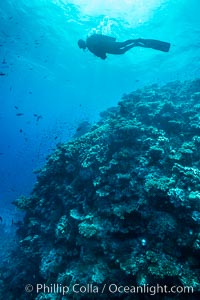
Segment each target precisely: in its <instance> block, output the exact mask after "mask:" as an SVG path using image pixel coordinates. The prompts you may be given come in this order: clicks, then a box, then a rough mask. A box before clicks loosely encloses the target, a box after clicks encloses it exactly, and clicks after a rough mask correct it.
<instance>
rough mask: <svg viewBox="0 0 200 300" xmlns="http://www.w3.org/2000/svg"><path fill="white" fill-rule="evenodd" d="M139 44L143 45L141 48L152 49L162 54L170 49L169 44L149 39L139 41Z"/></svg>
mask: <svg viewBox="0 0 200 300" xmlns="http://www.w3.org/2000/svg"><path fill="white" fill-rule="evenodd" d="M141 42H142V43H143V45H141V46H142V47H145V48H152V49H155V50H160V51H163V52H169V49H170V43H167V42H162V41H158V40H151V39H141Z"/></svg>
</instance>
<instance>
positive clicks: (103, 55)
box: [88, 47, 107, 59]
mask: <svg viewBox="0 0 200 300" xmlns="http://www.w3.org/2000/svg"><path fill="white" fill-rule="evenodd" d="M88 49H89V50H90V52H92V53H93V54H94V55H96V56H98V57H100V58H101V59H106V58H107V56H106V53H105V52H104V51H102V50H101V49H96V48H95V49H93V48H92V47H90V48H89V47H88Z"/></svg>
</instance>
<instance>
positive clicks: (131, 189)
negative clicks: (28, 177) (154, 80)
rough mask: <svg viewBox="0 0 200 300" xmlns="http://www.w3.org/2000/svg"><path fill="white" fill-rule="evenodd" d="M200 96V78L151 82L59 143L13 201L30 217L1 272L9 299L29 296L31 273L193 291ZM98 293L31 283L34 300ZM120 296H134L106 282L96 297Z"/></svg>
mask: <svg viewBox="0 0 200 300" xmlns="http://www.w3.org/2000/svg"><path fill="white" fill-rule="evenodd" d="M199 95H200V80H195V81H187V82H183V83H180V82H174V83H169V84H167V85H165V86H163V87H159V86H155V85H153V86H150V87H145V88H143V89H141V90H137V91H135V92H133V93H131V94H128V95H124V97H123V99H122V100H121V101H120V102H119V105H118V106H117V107H116V108H111V109H109V110H107V111H106V112H104V113H102V114H101V120H100V121H99V122H98V123H97V124H95V125H93V126H92V127H91V128H90V131H89V132H88V133H86V134H84V135H82V136H80V137H78V138H76V139H74V140H72V141H70V142H68V143H66V144H62V145H59V146H58V147H57V149H56V150H55V152H54V153H53V154H52V155H50V156H49V157H48V160H47V163H46V165H45V166H44V168H43V169H42V170H41V171H40V173H39V174H38V178H37V182H36V184H35V186H34V189H33V192H32V194H31V196H30V197H29V198H28V199H24V198H20V199H18V200H16V201H15V203H16V205H17V206H18V207H19V208H20V209H23V210H24V211H25V217H24V221H23V223H22V224H21V225H20V226H19V229H18V237H19V239H20V243H19V249H18V250H17V252H15V258H12V259H13V265H14V268H12V269H10V270H7V272H6V275H4V278H3V280H4V287H6V286H7V284H8V282H10V281H11V279H12V283H13V285H12V286H13V289H12V291H10V292H9V293H8V291H7V292H6V288H5V289H4V294H5V295H6V298H5V299H8V300H9V299H18V300H20V299H25V298H24V297H25V296H24V295H25V292H24V290H23V289H24V286H25V285H26V283H27V282H30V283H31V284H33V286H34V285H35V284H36V283H38V282H42V283H45V284H47V285H48V284H50V283H55V282H56V283H59V284H62V285H64V286H69V287H72V286H73V285H74V284H75V283H80V284H82V285H86V284H89V283H92V284H94V285H97V286H99V285H104V284H105V283H106V284H107V285H109V284H111V283H115V284H116V285H120V286H130V285H139V284H149V285H156V284H161V285H162V284H163V285H164V284H166V285H168V286H169V287H170V286H172V285H177V286H186V285H187V286H192V287H193V289H194V294H193V295H192V297H193V298H190V299H197V298H195V297H197V296H195V295H197V293H198V292H200V274H199V271H200V269H199V261H200V252H199V251H200V202H199V200H200V192H199V191H200V156H199V153H200V152H199V151H200V138H199V136H200V119H199V115H200V105H199V100H200V96H199ZM21 272H23V276H22V275H21ZM13 278H14V279H13ZM6 293H7V294H6ZM195 293H196V294H195ZM94 296H95V295H94V294H91V293H88V294H87V295H86V294H84V295H83V294H82V295H80V293H79V294H74V293H73V289H72V288H70V289H69V292H68V293H67V295H66V296H61V295H60V294H58V293H57V294H56V293H50V294H49V295H48V297H47V295H45V293H44V291H41V292H39V293H38V294H36V293H35V291H33V292H32V293H30V294H29V299H36V300H39V299H62V300H64V299H94ZM116 296H117V297H119V298H120V299H122V298H123V299H133V298H131V297H133V295H131V294H126V293H123V294H120V293H118V294H117V295H116V293H113V294H112V293H110V292H109V291H105V293H104V294H101V293H99V294H98V296H95V297H96V298H95V299H97V298H98V299H112V298H115V297H116ZM30 297H32V298H30ZM46 297H47V298H46ZM73 297H75V298H73ZM81 297H82V298H81ZM84 297H85V298H84ZM134 297H135V298H134V299H144V298H140V297H142V295H135V294H134ZM155 297H156V298H154V299H160V298H159V295H157V296H156V295H155ZM157 297H158V298H157ZM184 297H185V295H181V294H180V295H179V297H178V299H185V298H184ZM145 299H147V298H145ZM166 299H171V298H169V297H168V298H166Z"/></svg>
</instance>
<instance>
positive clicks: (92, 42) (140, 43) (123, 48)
mask: <svg viewBox="0 0 200 300" xmlns="http://www.w3.org/2000/svg"><path fill="white" fill-rule="evenodd" d="M78 46H79V48H80V49H83V50H86V49H87V48H88V50H89V51H90V52H92V53H93V54H95V55H96V56H98V57H100V58H101V59H106V58H107V56H106V54H107V53H109V54H124V53H125V52H127V51H128V50H130V49H131V48H134V47H144V48H152V49H155V50H160V51H163V52H168V51H169V48H170V43H167V42H162V41H158V40H151V39H135V40H127V41H124V42H116V38H114V37H111V36H107V35H102V34H93V35H91V36H90V37H88V38H87V40H86V41H84V40H82V39H80V40H79V41H78Z"/></svg>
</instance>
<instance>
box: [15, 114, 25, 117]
mask: <svg viewBox="0 0 200 300" xmlns="http://www.w3.org/2000/svg"><path fill="white" fill-rule="evenodd" d="M23 115H24V114H23V113H17V114H16V116H17V117H21V116H23Z"/></svg>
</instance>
